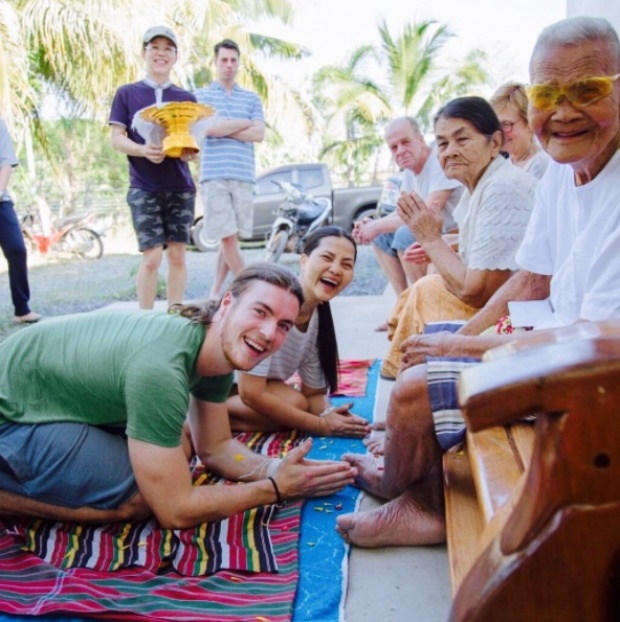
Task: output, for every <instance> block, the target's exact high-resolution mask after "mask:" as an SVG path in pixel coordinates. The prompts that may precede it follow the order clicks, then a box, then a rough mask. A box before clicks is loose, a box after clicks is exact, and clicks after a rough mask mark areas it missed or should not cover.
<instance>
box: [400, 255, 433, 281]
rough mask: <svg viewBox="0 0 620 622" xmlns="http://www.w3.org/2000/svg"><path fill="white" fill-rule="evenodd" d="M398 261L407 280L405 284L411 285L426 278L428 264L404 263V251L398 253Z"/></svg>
mask: <svg viewBox="0 0 620 622" xmlns="http://www.w3.org/2000/svg"><path fill="white" fill-rule="evenodd" d="M398 260H399V261H400V265H401V266H402V268H403V272H404V273H405V276H406V278H407V284H408V285H413V284H414V283H415V282H416V281H417V280H418V279H421V278H422V277H423V276H426V271H427V270H428V264H426V263H424V264H419V263H414V262H413V261H405V253H404V251H398Z"/></svg>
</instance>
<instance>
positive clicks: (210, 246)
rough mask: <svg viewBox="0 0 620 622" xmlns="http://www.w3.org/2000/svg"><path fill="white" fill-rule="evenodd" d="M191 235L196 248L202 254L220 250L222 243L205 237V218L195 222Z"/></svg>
mask: <svg viewBox="0 0 620 622" xmlns="http://www.w3.org/2000/svg"><path fill="white" fill-rule="evenodd" d="M191 235H192V242H193V244H194V246H195V247H196V248H197V249H198V250H199V251H200V252H202V253H205V252H208V251H217V250H219V248H220V241H219V240H218V239H217V238H215V239H208V238H207V237H206V236H205V235H204V218H199V219H198V220H196V221H195V222H194V226H193V227H192V231H191Z"/></svg>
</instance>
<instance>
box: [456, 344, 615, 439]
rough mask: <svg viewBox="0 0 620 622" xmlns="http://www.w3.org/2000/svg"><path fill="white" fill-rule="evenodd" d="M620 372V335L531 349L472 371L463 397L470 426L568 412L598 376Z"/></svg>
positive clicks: (463, 384) (475, 428)
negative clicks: (544, 413)
mask: <svg viewBox="0 0 620 622" xmlns="http://www.w3.org/2000/svg"><path fill="white" fill-rule="evenodd" d="M609 374H613V375H617V376H620V338H598V339H586V340H578V341H573V342H567V343H556V344H552V345H547V346H542V347H540V348H531V349H527V350H522V351H519V352H516V353H515V354H514V355H513V356H507V357H503V358H499V359H497V360H492V361H488V362H483V363H481V364H480V365H477V366H475V367H472V368H470V369H467V370H466V371H465V372H463V374H461V378H460V380H459V387H458V390H459V401H460V404H461V407H462V408H463V415H464V417H465V421H466V423H467V426H468V428H469V430H471V431H473V432H475V431H478V430H483V429H485V428H488V427H491V426H497V425H505V424H507V423H510V422H512V421H515V420H516V419H519V418H520V417H523V416H524V415H529V414H535V413H539V412H546V413H554V412H565V411H566V410H568V409H569V408H570V407H571V406H572V405H573V404H574V403H575V402H576V401H577V399H578V396H579V394H580V392H581V393H583V391H592V382H593V378H595V377H596V376H603V375H605V376H607V375H609Z"/></svg>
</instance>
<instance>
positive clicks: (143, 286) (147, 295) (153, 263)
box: [136, 246, 163, 309]
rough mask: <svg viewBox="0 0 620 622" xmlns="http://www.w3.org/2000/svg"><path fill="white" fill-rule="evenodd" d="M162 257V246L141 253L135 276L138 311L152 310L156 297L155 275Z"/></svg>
mask: <svg viewBox="0 0 620 622" xmlns="http://www.w3.org/2000/svg"><path fill="white" fill-rule="evenodd" d="M162 257H163V246H155V247H154V248H147V249H146V250H144V251H142V259H141V260H140V265H139V266H138V273H137V274H136V291H137V294H138V306H139V307H140V309H152V308H153V305H154V304H155V296H156V295H157V275H158V273H159V266H160V265H161V260H162Z"/></svg>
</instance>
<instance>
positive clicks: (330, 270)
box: [227, 226, 369, 437]
mask: <svg viewBox="0 0 620 622" xmlns="http://www.w3.org/2000/svg"><path fill="white" fill-rule="evenodd" d="M356 258H357V247H356V244H355V241H354V240H353V238H352V237H351V235H349V234H348V233H346V232H345V231H344V229H341V228H340V227H332V226H329V227H321V228H320V229H317V230H316V231H315V232H314V233H312V234H311V235H310V236H309V237H308V239H307V241H306V244H305V246H304V251H303V254H302V255H301V258H300V263H301V274H300V281H301V285H302V289H303V293H304V299H305V302H304V304H303V306H302V307H301V311H300V313H299V316H298V317H297V320H296V321H295V327H294V328H293V330H291V332H290V333H289V336H288V337H287V339H286V342H285V343H284V346H283V347H282V348H281V349H280V350H279V351H278V352H276V353H274V354H273V355H272V356H270V357H269V358H267V359H265V360H264V361H263V362H262V363H260V364H259V365H258V366H257V367H255V368H254V369H253V370H251V371H250V372H242V373H239V376H238V379H237V389H236V391H237V392H236V394H235V395H231V397H229V399H228V402H227V405H228V412H229V416H230V421H231V427H232V429H233V430H243V431H249V430H252V431H254V430H261V431H273V430H283V429H289V428H294V429H297V430H302V431H304V432H310V433H312V434H316V435H320V436H332V435H338V436H354V437H363V436H365V435H366V434H367V433H368V432H369V426H368V422H367V421H366V420H365V419H363V418H361V417H358V416H357V415H353V414H352V413H350V412H349V408H350V407H351V404H344V405H341V406H337V407H334V406H332V405H331V403H330V401H329V394H330V393H331V392H334V391H335V390H336V388H337V386H338V347H337V344H336V333H335V330H334V322H333V319H332V314H331V309H330V306H329V301H330V300H332V299H333V298H334V297H335V296H337V295H338V294H339V293H340V292H342V290H344V289H345V287H347V285H349V283H350V282H351V280H352V279H353V270H354V267H355V260H356ZM295 372H298V374H299V376H300V378H301V387H300V388H299V389H296V388H295V387H293V386H291V385H289V384H287V382H286V381H287V380H288V379H289V378H290V377H291V376H292V375H293V374H294V373H295Z"/></svg>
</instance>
